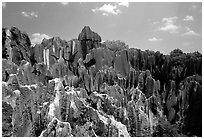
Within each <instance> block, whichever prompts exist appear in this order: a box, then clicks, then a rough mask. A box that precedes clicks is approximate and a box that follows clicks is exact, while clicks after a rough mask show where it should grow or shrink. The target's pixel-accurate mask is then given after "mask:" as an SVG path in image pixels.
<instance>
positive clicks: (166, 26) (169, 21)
mask: <svg viewBox="0 0 204 139" xmlns="http://www.w3.org/2000/svg"><path fill="white" fill-rule="evenodd" d="M177 19H178V17H177V16H174V17H169V18H163V19H162V21H161V22H162V23H163V26H162V27H160V28H159V30H161V31H167V32H169V33H171V34H174V33H178V29H179V28H180V27H179V26H177V25H175V22H176V20H177Z"/></svg>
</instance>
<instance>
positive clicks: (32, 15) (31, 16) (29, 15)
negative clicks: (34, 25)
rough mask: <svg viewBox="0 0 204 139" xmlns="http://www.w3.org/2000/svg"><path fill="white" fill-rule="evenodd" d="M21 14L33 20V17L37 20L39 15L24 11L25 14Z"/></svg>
mask: <svg viewBox="0 0 204 139" xmlns="http://www.w3.org/2000/svg"><path fill="white" fill-rule="evenodd" d="M21 14H22V15H23V16H25V17H28V18H33V17H35V18H37V17H38V15H37V14H36V13H35V12H33V11H31V12H25V11H23V12H21Z"/></svg>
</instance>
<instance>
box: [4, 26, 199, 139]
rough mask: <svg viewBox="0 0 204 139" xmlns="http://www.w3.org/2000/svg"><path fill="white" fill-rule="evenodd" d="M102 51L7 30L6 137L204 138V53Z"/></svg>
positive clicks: (97, 44) (89, 40)
mask: <svg viewBox="0 0 204 139" xmlns="http://www.w3.org/2000/svg"><path fill="white" fill-rule="evenodd" d="M103 45H105V44H101V37H100V36H99V35H98V34H97V33H95V32H93V31H92V30H91V29H90V27H88V26H85V27H84V28H83V29H82V32H81V33H80V34H79V36H78V39H73V40H70V41H65V40H61V39H60V38H59V37H53V38H51V39H48V40H46V39H44V40H43V41H42V42H41V44H36V45H35V46H34V47H31V43H30V39H29V37H28V35H27V34H26V33H23V32H21V31H20V30H19V29H18V28H16V27H12V28H11V29H6V28H3V29H2V58H3V60H2V64H3V66H2V136H14V137H25V136H27V137H35V136H43V137H71V136H87V137H88V136H91V137H96V136H104V137H107V136H109V137H129V136H132V137H133V136H185V135H187V136H202V122H201V121H202V55H201V54H200V53H197V52H195V53H188V54H185V53H183V52H182V51H180V50H179V49H176V50H174V51H172V52H171V53H170V55H163V54H161V53H160V52H158V51H157V52H153V51H141V50H139V49H134V48H130V49H127V48H125V49H117V51H114V50H112V49H109V48H107V47H104V46H103Z"/></svg>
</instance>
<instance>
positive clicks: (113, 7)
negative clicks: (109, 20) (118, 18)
mask: <svg viewBox="0 0 204 139" xmlns="http://www.w3.org/2000/svg"><path fill="white" fill-rule="evenodd" d="M121 7H129V3H128V2H119V3H114V4H104V5H103V6H101V7H99V8H95V9H92V11H93V12H102V15H104V16H108V15H110V14H112V15H118V14H120V13H122V12H121V10H120V9H119V8H121Z"/></svg>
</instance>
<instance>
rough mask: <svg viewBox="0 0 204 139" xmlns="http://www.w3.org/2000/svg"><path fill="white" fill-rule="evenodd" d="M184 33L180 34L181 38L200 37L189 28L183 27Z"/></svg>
mask: <svg viewBox="0 0 204 139" xmlns="http://www.w3.org/2000/svg"><path fill="white" fill-rule="evenodd" d="M185 28H186V32H185V33H183V34H181V36H200V34H198V33H196V32H195V31H193V30H191V29H190V28H189V27H185Z"/></svg>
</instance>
